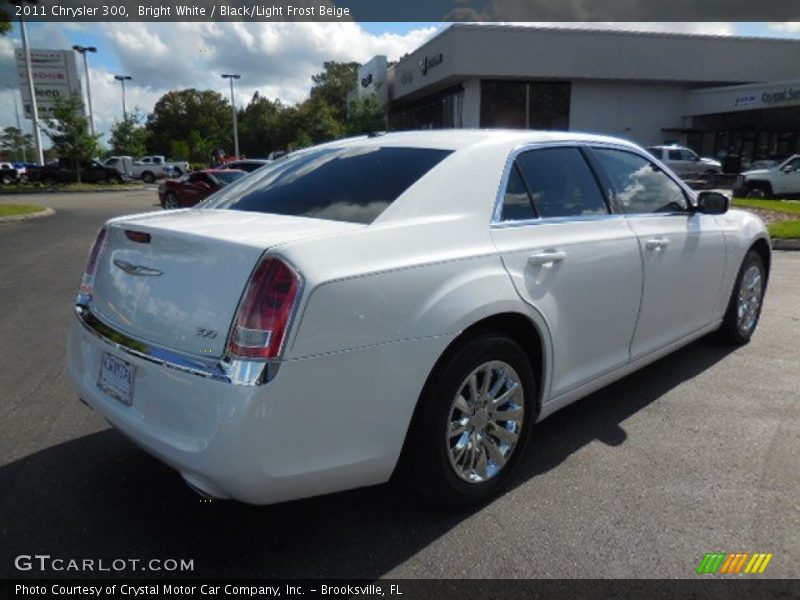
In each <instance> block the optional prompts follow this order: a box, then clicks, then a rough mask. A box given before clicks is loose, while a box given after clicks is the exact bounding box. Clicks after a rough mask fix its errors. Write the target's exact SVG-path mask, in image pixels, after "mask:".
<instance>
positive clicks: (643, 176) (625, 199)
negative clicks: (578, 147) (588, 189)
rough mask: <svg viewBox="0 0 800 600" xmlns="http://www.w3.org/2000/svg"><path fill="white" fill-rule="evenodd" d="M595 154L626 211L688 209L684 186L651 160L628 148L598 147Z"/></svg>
mask: <svg viewBox="0 0 800 600" xmlns="http://www.w3.org/2000/svg"><path fill="white" fill-rule="evenodd" d="M594 154H595V156H596V157H597V160H598V162H599V163H600V165H601V166H602V167H603V170H604V171H605V172H606V173H607V174H608V176H609V178H610V179H611V182H612V184H613V185H614V188H615V191H616V197H617V200H618V201H619V202H620V204H622V206H623V208H624V209H625V212H626V213H634V214H640V213H659V212H682V211H685V210H687V209H688V203H687V202H686V195H685V194H684V193H683V190H682V189H681V187H680V186H679V185H678V184H677V183H675V182H674V181H673V180H672V179H670V178H669V177H668V176H667V175H666V174H665V173H664V172H663V171H662V170H661V169H659V168H658V167H657V166H655V165H654V164H653V163H651V162H650V161H649V160H647V159H645V158H643V157H642V156H639V155H638V154H634V153H633V152H627V151H625V150H613V149H609V148H595V149H594Z"/></svg>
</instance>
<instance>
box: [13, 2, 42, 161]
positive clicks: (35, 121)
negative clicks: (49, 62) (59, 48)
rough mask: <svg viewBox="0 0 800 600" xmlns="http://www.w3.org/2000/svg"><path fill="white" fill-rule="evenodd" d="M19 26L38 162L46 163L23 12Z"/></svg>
mask: <svg viewBox="0 0 800 600" xmlns="http://www.w3.org/2000/svg"><path fill="white" fill-rule="evenodd" d="M19 26H20V29H21V30H22V52H23V54H24V55H25V73H26V74H27V76H28V93H29V94H30V95H31V121H33V141H34V142H35V143H36V162H37V164H39V165H43V164H44V152H42V133H41V132H40V131H39V107H38V105H37V103H36V90H35V89H34V88H33V69H31V49H30V46H28V29H27V27H25V19H24V18H23V17H22V14H20V16H19Z"/></svg>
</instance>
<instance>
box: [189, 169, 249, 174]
mask: <svg viewBox="0 0 800 600" xmlns="http://www.w3.org/2000/svg"><path fill="white" fill-rule="evenodd" d="M195 173H212V174H213V173H245V171H242V170H241V169H201V170H199V171H195Z"/></svg>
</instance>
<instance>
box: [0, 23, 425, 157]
mask: <svg viewBox="0 0 800 600" xmlns="http://www.w3.org/2000/svg"><path fill="white" fill-rule="evenodd" d="M63 25H64V24H61V23H53V24H45V25H42V26H40V27H37V28H31V45H32V46H34V47H37V46H38V47H47V48H69V47H70V46H71V42H70V40H69V39H68V38H67V37H66V34H67V33H68V34H69V35H70V36H71V37H74V36H75V35H76V33H77V32H78V31H79V30H81V29H82V28H85V27H89V26H91V27H93V28H94V29H93V31H94V32H95V34H96V33H97V30H98V28H101V32H102V36H103V43H102V44H100V43H98V44H97V45H98V47H99V50H100V52H101V53H103V54H104V55H105V56H113V57H114V58H115V59H116V60H115V62H116V64H117V65H118V69H119V70H116V72H117V73H124V74H127V75H131V76H132V77H133V80H132V81H130V82H128V83H127V84H126V90H127V105H128V109H129V110H132V109H133V107H134V106H138V108H139V109H141V110H142V111H144V112H145V113H147V112H149V111H150V110H151V109H152V107H153V104H154V103H155V101H156V100H158V98H159V97H160V96H161V95H163V94H164V93H165V92H167V91H169V90H174V89H183V88H188V87H194V88H198V89H212V90H217V91H219V92H220V93H223V94H224V95H225V96H226V97H227V95H228V93H229V92H228V84H227V82H226V81H225V80H223V79H221V78H220V75H221V74H222V73H239V74H240V75H241V76H242V78H241V79H240V80H239V81H238V82H237V84H236V90H237V104H238V105H241V104H242V103H244V102H247V101H249V99H250V97H251V96H252V95H253V93H254V92H255V91H258V92H259V94H261V95H262V96H266V97H269V98H279V99H280V100H281V101H283V102H286V103H295V102H299V101H302V100H303V99H304V98H305V97H307V95H308V91H309V89H310V87H311V76H312V75H313V74H315V73H318V72H319V71H321V70H322V63H323V62H325V61H329V60H335V61H358V62H365V61H367V60H369V59H370V58H371V57H372V56H374V55H376V54H385V55H387V56H388V57H389V59H390V60H392V59H397V58H399V57H400V56H401V55H402V54H404V53H406V52H410V51H411V50H413V49H415V48H417V47H418V46H419V45H420V44H422V43H423V42H424V41H425V40H426V39H428V38H429V37H430V36H432V35H433V34H434V33H435V32H436V31H437V30H438V29H439V27H438V26H435V25H432V26H430V27H423V28H420V29H416V30H412V31H409V32H408V33H405V34H390V33H384V34H372V33H369V32H367V31H366V30H364V29H363V28H362V27H361V26H360V25H359V24H357V23H352V22H348V23H237V22H233V23H103V24H79V25H77V26H72V27H70V31H68V32H67V31H66V28H64V27H63ZM51 26H52V27H51ZM58 26H61V27H58ZM34 34H35V35H34ZM13 45H14V43H13V41H12V40H10V39H8V38H0V77H2V79H0V81H6V80H7V79H6V75H5V73H6V72H8V73H9V77H10V79H8V81H9V82H10V83H11V85H16V74H15V73H14V67H13ZM100 62H101V61H100V60H98V59H93V60H92V63H93V64H92V68H91V82H92V100H93V105H94V114H95V126H96V129H97V131H98V132H102V133H106V135H105V136H104V138H103V140H104V141H105V140H107V139H108V134H107V132H108V129H109V128H110V127H111V125H112V124H113V122H114V120H115V119H118V118H119V117H120V116H121V113H122V106H121V91H120V86H119V83H118V82H116V81H114V78H113V75H114V73H112V72H111V71H109V70H108V68H103V67H97V66H96V64H97V63H100ZM4 69H5V70H4ZM8 69H10V70H8ZM79 70H80V71H81V73H82V71H83V70H82V69H79ZM13 118H14V117H13V104H12V100H11V96H10V94H9V93H4V94H0V128H1V127H5V126H8V125H11V124H13ZM24 126H25V127H29V126H30V125H29V123H26V124H25V125H24Z"/></svg>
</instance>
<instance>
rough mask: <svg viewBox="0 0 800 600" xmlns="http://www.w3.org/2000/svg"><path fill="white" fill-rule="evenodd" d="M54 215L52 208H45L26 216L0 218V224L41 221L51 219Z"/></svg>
mask: <svg viewBox="0 0 800 600" xmlns="http://www.w3.org/2000/svg"><path fill="white" fill-rule="evenodd" d="M54 214H56V211H54V210H53V209H52V208H45V209H44V210H40V211H39V212H35V213H29V214H27V215H11V216H8V217H0V223H11V222H13V221H29V220H31V219H41V218H42V217H52V216H53V215H54Z"/></svg>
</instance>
